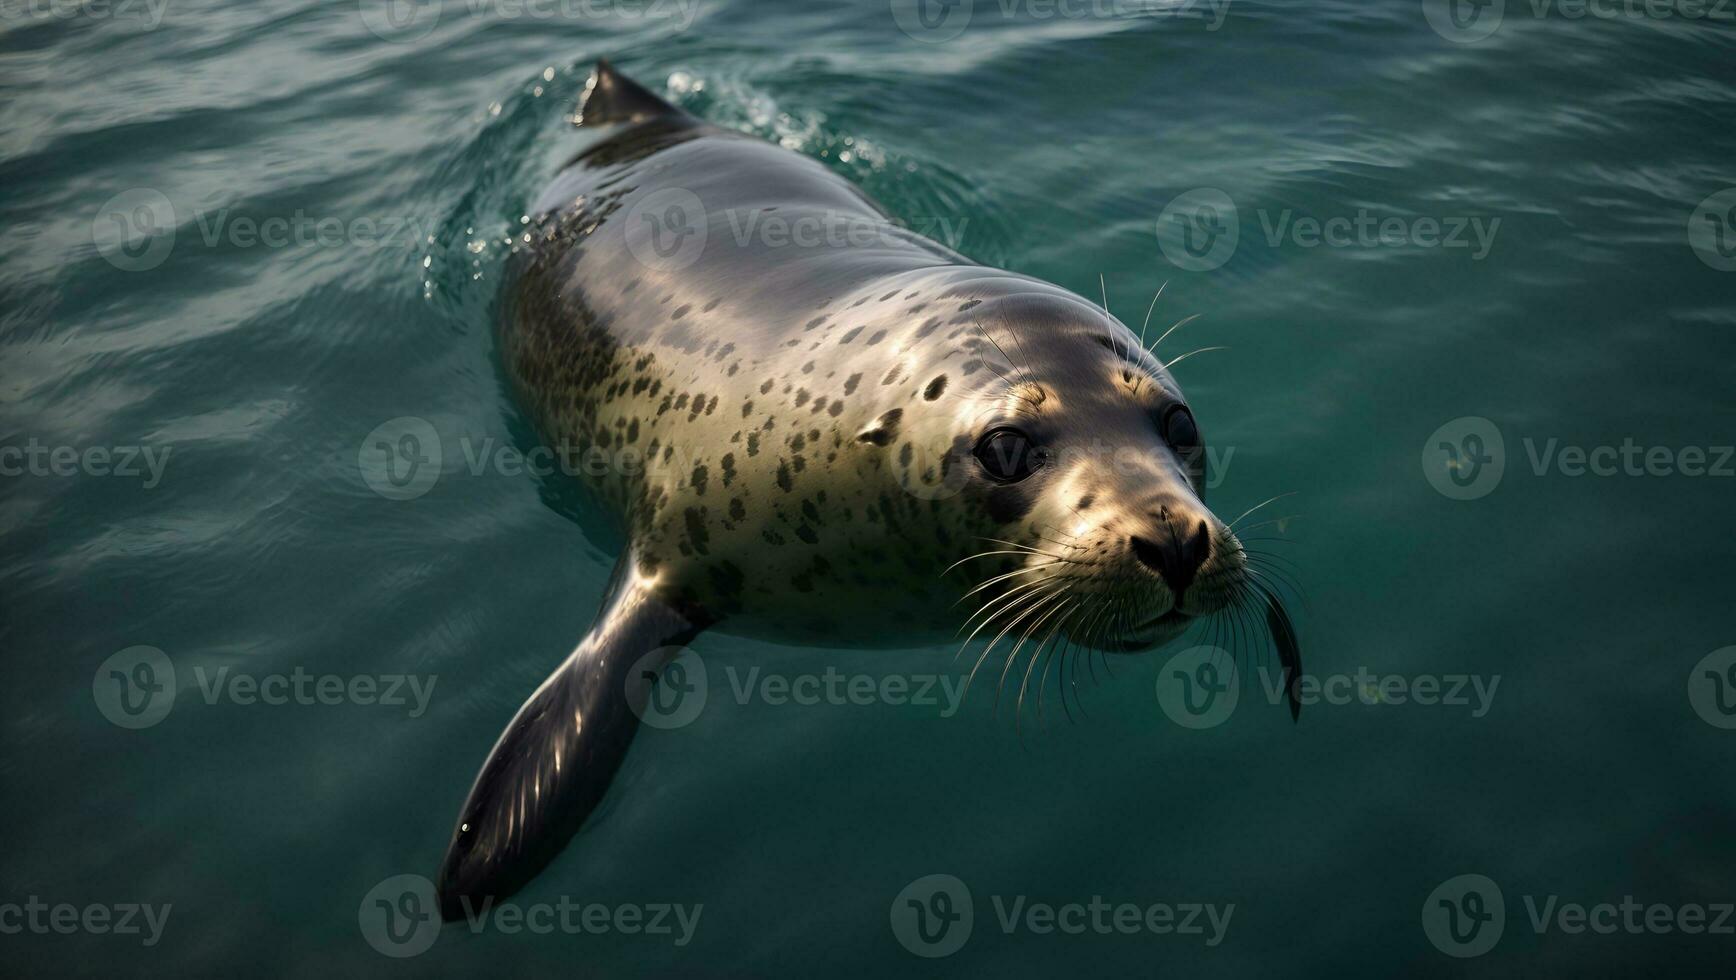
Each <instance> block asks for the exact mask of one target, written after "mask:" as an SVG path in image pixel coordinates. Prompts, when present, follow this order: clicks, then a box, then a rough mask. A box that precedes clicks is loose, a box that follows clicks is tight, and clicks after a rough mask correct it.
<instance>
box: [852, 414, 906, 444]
mask: <svg viewBox="0 0 1736 980" xmlns="http://www.w3.org/2000/svg"><path fill="white" fill-rule="evenodd" d="M902 418H904V409H902V408H895V409H893V410H892V411H890V412H887V413H886V414H884V415H882V416H880V417H879V418H877V419H875V420H874V425H873V427H872V428H869V429H868V430H867V431H865V432H863V433H862V434H861V435H859V436H857V437H856V438H857V439H858V440H859V441H861V442H867V443H873V444H874V445H876V446H889V445H891V444H892V440H894V439H896V438H898V423H899V420H900V419H902Z"/></svg>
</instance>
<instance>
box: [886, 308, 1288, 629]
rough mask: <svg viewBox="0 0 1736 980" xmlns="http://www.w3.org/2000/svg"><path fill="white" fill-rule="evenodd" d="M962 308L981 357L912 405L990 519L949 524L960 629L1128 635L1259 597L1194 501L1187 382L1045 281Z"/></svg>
mask: <svg viewBox="0 0 1736 980" xmlns="http://www.w3.org/2000/svg"><path fill="white" fill-rule="evenodd" d="M971 313H972V314H973V319H972V328H973V329H972V331H971V335H967V336H963V337H961V340H962V341H963V342H964V343H965V344H966V346H967V347H968V348H969V350H970V352H971V353H972V354H973V355H976V356H979V357H980V358H981V359H982V360H983V361H984V362H985V363H986V364H988V365H989V366H990V367H991V368H992V370H983V371H980V372H973V374H972V378H973V379H974V380H975V385H974V387H967V386H960V390H958V391H957V392H956V394H955V395H954V397H951V398H947V399H936V400H934V401H932V402H929V403H926V404H924V405H923V406H922V407H921V408H920V409H918V410H917V412H919V413H921V414H919V415H917V416H916V417H913V418H911V419H910V422H911V426H912V428H913V429H915V430H918V431H922V430H926V431H927V432H928V433H930V434H932V435H933V436H935V437H936V438H934V439H933V441H932V444H933V445H935V446H937V447H944V448H942V449H941V450H940V451H941V453H942V454H943V456H944V465H943V466H941V467H939V469H941V470H944V471H945V472H946V474H947V479H948V480H949V483H950V488H951V490H952V491H953V492H954V493H956V494H957V496H959V497H960V498H962V499H963V500H965V501H966V502H967V503H968V504H969V506H966V507H964V508H962V510H964V511H965V512H967V513H970V514H971V515H972V516H973V519H975V520H977V521H979V522H981V523H979V524H978V527H979V529H980V528H982V527H985V526H986V527H987V528H988V530H986V531H983V530H979V531H978V533H977V534H976V535H975V538H976V540H975V541H974V542H972V541H964V542H960V547H961V548H964V549H967V550H965V552H964V554H962V555H961V560H962V561H963V562H964V564H965V565H966V566H973V565H974V566H976V568H977V569H979V570H980V571H978V572H977V573H976V574H975V575H974V576H973V579H974V585H975V588H974V589H973V590H972V593H971V594H972V596H973V597H975V598H976V599H979V600H981V601H980V602H978V603H976V604H975V605H976V606H977V607H978V608H977V610H976V614H975V615H974V616H973V617H972V623H971V624H970V625H971V626H972V627H973V629H974V628H976V627H977V626H978V625H979V623H980V625H981V627H982V628H983V629H986V630H987V631H988V635H989V636H993V635H994V634H995V633H997V632H1002V631H1003V630H1006V631H1010V632H1012V633H1014V634H1030V633H1035V635H1037V636H1038V637H1039V638H1040V637H1042V636H1044V635H1045V634H1051V635H1053V634H1060V635H1065V636H1067V637H1069V638H1070V639H1072V640H1073V641H1074V642H1076V643H1082V644H1085V645H1088V646H1092V647H1096V648H1098V649H1102V650H1107V651H1113V652H1130V651H1135V650H1143V649H1147V648H1150V647H1152V646H1155V645H1158V644H1161V643H1164V642H1167V641H1169V640H1172V639H1174V638H1175V637H1177V636H1179V635H1180V634H1181V633H1182V632H1183V631H1185V630H1186V629H1187V627H1188V626H1189V624H1190V623H1191V622H1193V621H1194V620H1196V619H1198V618H1200V617H1204V616H1208V615H1210V614H1213V613H1216V612H1219V611H1223V610H1229V609H1231V608H1232V607H1236V606H1238V605H1242V604H1244V603H1245V602H1246V601H1248V600H1250V599H1251V598H1253V597H1259V598H1261V599H1264V598H1265V595H1266V593H1265V590H1263V589H1261V588H1260V587H1259V583H1258V581H1257V579H1256V577H1255V576H1254V575H1253V574H1252V572H1251V571H1250V565H1249V560H1248V556H1247V553H1246V551H1245V550H1244V549H1243V546H1242V543H1241V542H1240V541H1239V540H1238V539H1237V537H1236V535H1235V533H1234V532H1233V531H1232V530H1231V529H1230V528H1229V527H1228V526H1227V525H1226V524H1225V522H1224V521H1223V520H1221V519H1220V518H1219V517H1218V516H1217V515H1216V514H1214V513H1213V512H1212V510H1211V509H1210V508H1209V507H1207V506H1206V503H1205V483H1206V445H1205V439H1204V436H1203V435H1202V433H1201V428H1200V425H1199V423H1198V421H1197V420H1196V419H1195V417H1194V413H1193V410H1192V409H1191V408H1190V407H1189V405H1188V402H1187V398H1186V397H1185V396H1184V395H1183V393H1182V391H1181V388H1180V386H1179V385H1177V384H1176V382H1175V379H1174V378H1173V377H1172V376H1171V375H1170V373H1169V371H1168V370H1166V368H1165V367H1164V365H1163V364H1162V363H1161V362H1159V361H1158V360H1157V359H1156V358H1155V357H1154V356H1153V355H1152V354H1151V353H1149V352H1148V351H1146V350H1145V349H1144V348H1143V347H1142V346H1141V345H1140V343H1139V341H1138V339H1137V338H1136V337H1135V336H1134V335H1133V333H1132V332H1131V331H1129V330H1128V329H1127V328H1126V327H1125V326H1123V325H1122V324H1120V323H1119V322H1117V321H1115V320H1114V319H1113V318H1111V317H1108V316H1107V315H1106V314H1105V313H1104V311H1103V310H1101V309H1099V308H1097V307H1096V306H1093V305H1090V304H1087V303H1085V302H1083V301H1081V300H1079V299H1078V298H1076V297H1073V296H1071V295H1070V294H1066V293H1062V292H1060V291H1059V290H1055V291H1052V292H1051V291H1049V290H1041V291H1020V292H1016V293H1013V294H1011V295H1004V296H1000V297H996V298H992V299H988V300H985V301H983V302H982V303H981V304H980V305H979V306H976V307H975V308H973V309H972V311H971ZM973 543H974V544H975V545H976V546H977V547H976V548H974V549H969V546H970V545H971V544H973ZM972 550H974V551H975V552H976V553H977V554H980V555H982V556H984V557H989V556H993V557H994V559H995V561H997V562H999V564H991V563H990V562H987V561H983V562H977V561H972V560H971V559H972V558H975V557H977V554H972V553H971V551H972ZM1009 569H1010V570H1009ZM979 632H980V630H979ZM973 635H974V634H973Z"/></svg>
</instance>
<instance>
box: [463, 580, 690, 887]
mask: <svg viewBox="0 0 1736 980" xmlns="http://www.w3.org/2000/svg"><path fill="white" fill-rule="evenodd" d="M703 628H704V622H703V617H702V616H700V615H698V614H697V613H696V612H694V611H691V610H686V611H684V610H680V609H677V608H676V607H675V606H674V605H672V604H670V603H669V602H668V601H667V600H665V599H664V598H663V596H662V595H660V594H659V593H658V592H657V591H656V589H655V588H654V585H653V583H652V582H651V581H648V580H647V579H646V578H645V577H644V576H643V575H641V574H639V572H638V571H637V570H636V565H635V563H634V559H633V556H632V554H631V552H629V553H627V554H625V555H623V556H622V557H621V560H620V563H619V564H617V565H616V567H615V575H614V578H613V580H612V581H611V583H610V592H609V596H608V598H607V599H605V600H604V603H603V611H602V612H601V613H599V614H598V616H597V621H596V622H595V623H594V624H592V626H591V632H590V634H589V635H588V636H586V637H585V639H584V642H582V643H580V644H579V647H578V649H577V650H574V651H573V653H572V656H570V657H568V658H567V660H566V662H565V663H563V664H561V666H560V667H559V669H557V670H556V671H555V672H554V673H553V674H552V675H550V677H549V679H548V680H546V681H544V682H543V684H542V686H541V687H539V688H537V690H536V693H535V694H532V695H531V696H530V700H528V701H526V702H525V703H524V706H523V707H521V708H519V709H518V714H517V715H516V716H514V717H513V719H512V724H510V725H508V726H507V728H506V731H505V732H504V733H503V734H502V735H501V736H500V741H498V742H496V743H495V745H494V751H492V752H490V753H489V755H488V761H487V762H485V763H483V766H482V771H481V772H480V773H478V774H477V777H476V783H475V785H473V786H471V788H470V796H469V798H468V799H466V800H465V801H464V809H463V810H461V811H460V812H459V815H458V825H457V827H456V828H454V830H453V832H452V842H451V843H450V844H448V845H447V847H446V857H445V860H443V861H442V862H441V865H440V875H439V881H438V889H439V892H440V913H441V915H442V917H444V918H445V919H447V920H448V921H450V920H453V919H457V918H459V917H460V916H463V915H465V913H466V912H467V911H469V912H471V914H473V915H474V914H480V912H481V909H482V908H483V907H484V905H483V903H484V902H485V901H486V900H487V899H489V898H494V899H500V898H504V897H505V896H507V895H510V894H512V893H513V892H515V891H517V890H518V889H519V888H520V887H521V886H523V885H524V884H525V882H527V881H529V880H530V879H531V878H532V877H534V876H535V875H536V874H537V872H538V871H541V870H542V868H543V866H544V865H546V864H548V863H549V861H551V860H552V859H553V858H554V856H555V855H556V854H558V853H560V850H561V848H562V847H564V846H565V845H566V843H567V839H568V838H570V837H572V835H573V833H574V832H575V831H577V830H578V829H579V826H580V825H581V824H583V823H584V822H585V817H587V816H588V815H589V814H590V813H591V811H592V810H593V809H595V808H596V806H597V804H598V803H599V802H600V801H601V800H602V798H603V793H604V792H605V791H606V790H607V789H608V787H609V782H610V781H611V780H612V779H614V776H615V771H616V770H617V769H619V768H620V765H621V760H622V758H624V757H625V756H626V754H627V746H628V745H630V744H631V743H632V741H633V734H634V732H635V731H637V730H638V727H639V713H640V712H641V711H643V710H644V707H645V697H646V693H647V691H648V689H649V687H650V684H649V682H648V681H647V680H645V679H643V678H641V677H633V676H632V675H633V674H634V673H635V672H651V673H652V675H653V676H655V672H658V671H661V669H662V668H663V666H664V665H665V664H666V663H667V662H668V661H669V660H670V659H671V658H673V656H674V655H675V654H676V653H677V652H678V651H677V650H676V649H675V647H677V646H679V645H681V644H685V643H687V642H689V641H690V640H691V639H692V638H693V637H694V635H695V634H697V633H698V632H699V631H700V630H701V629H703Z"/></svg>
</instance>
